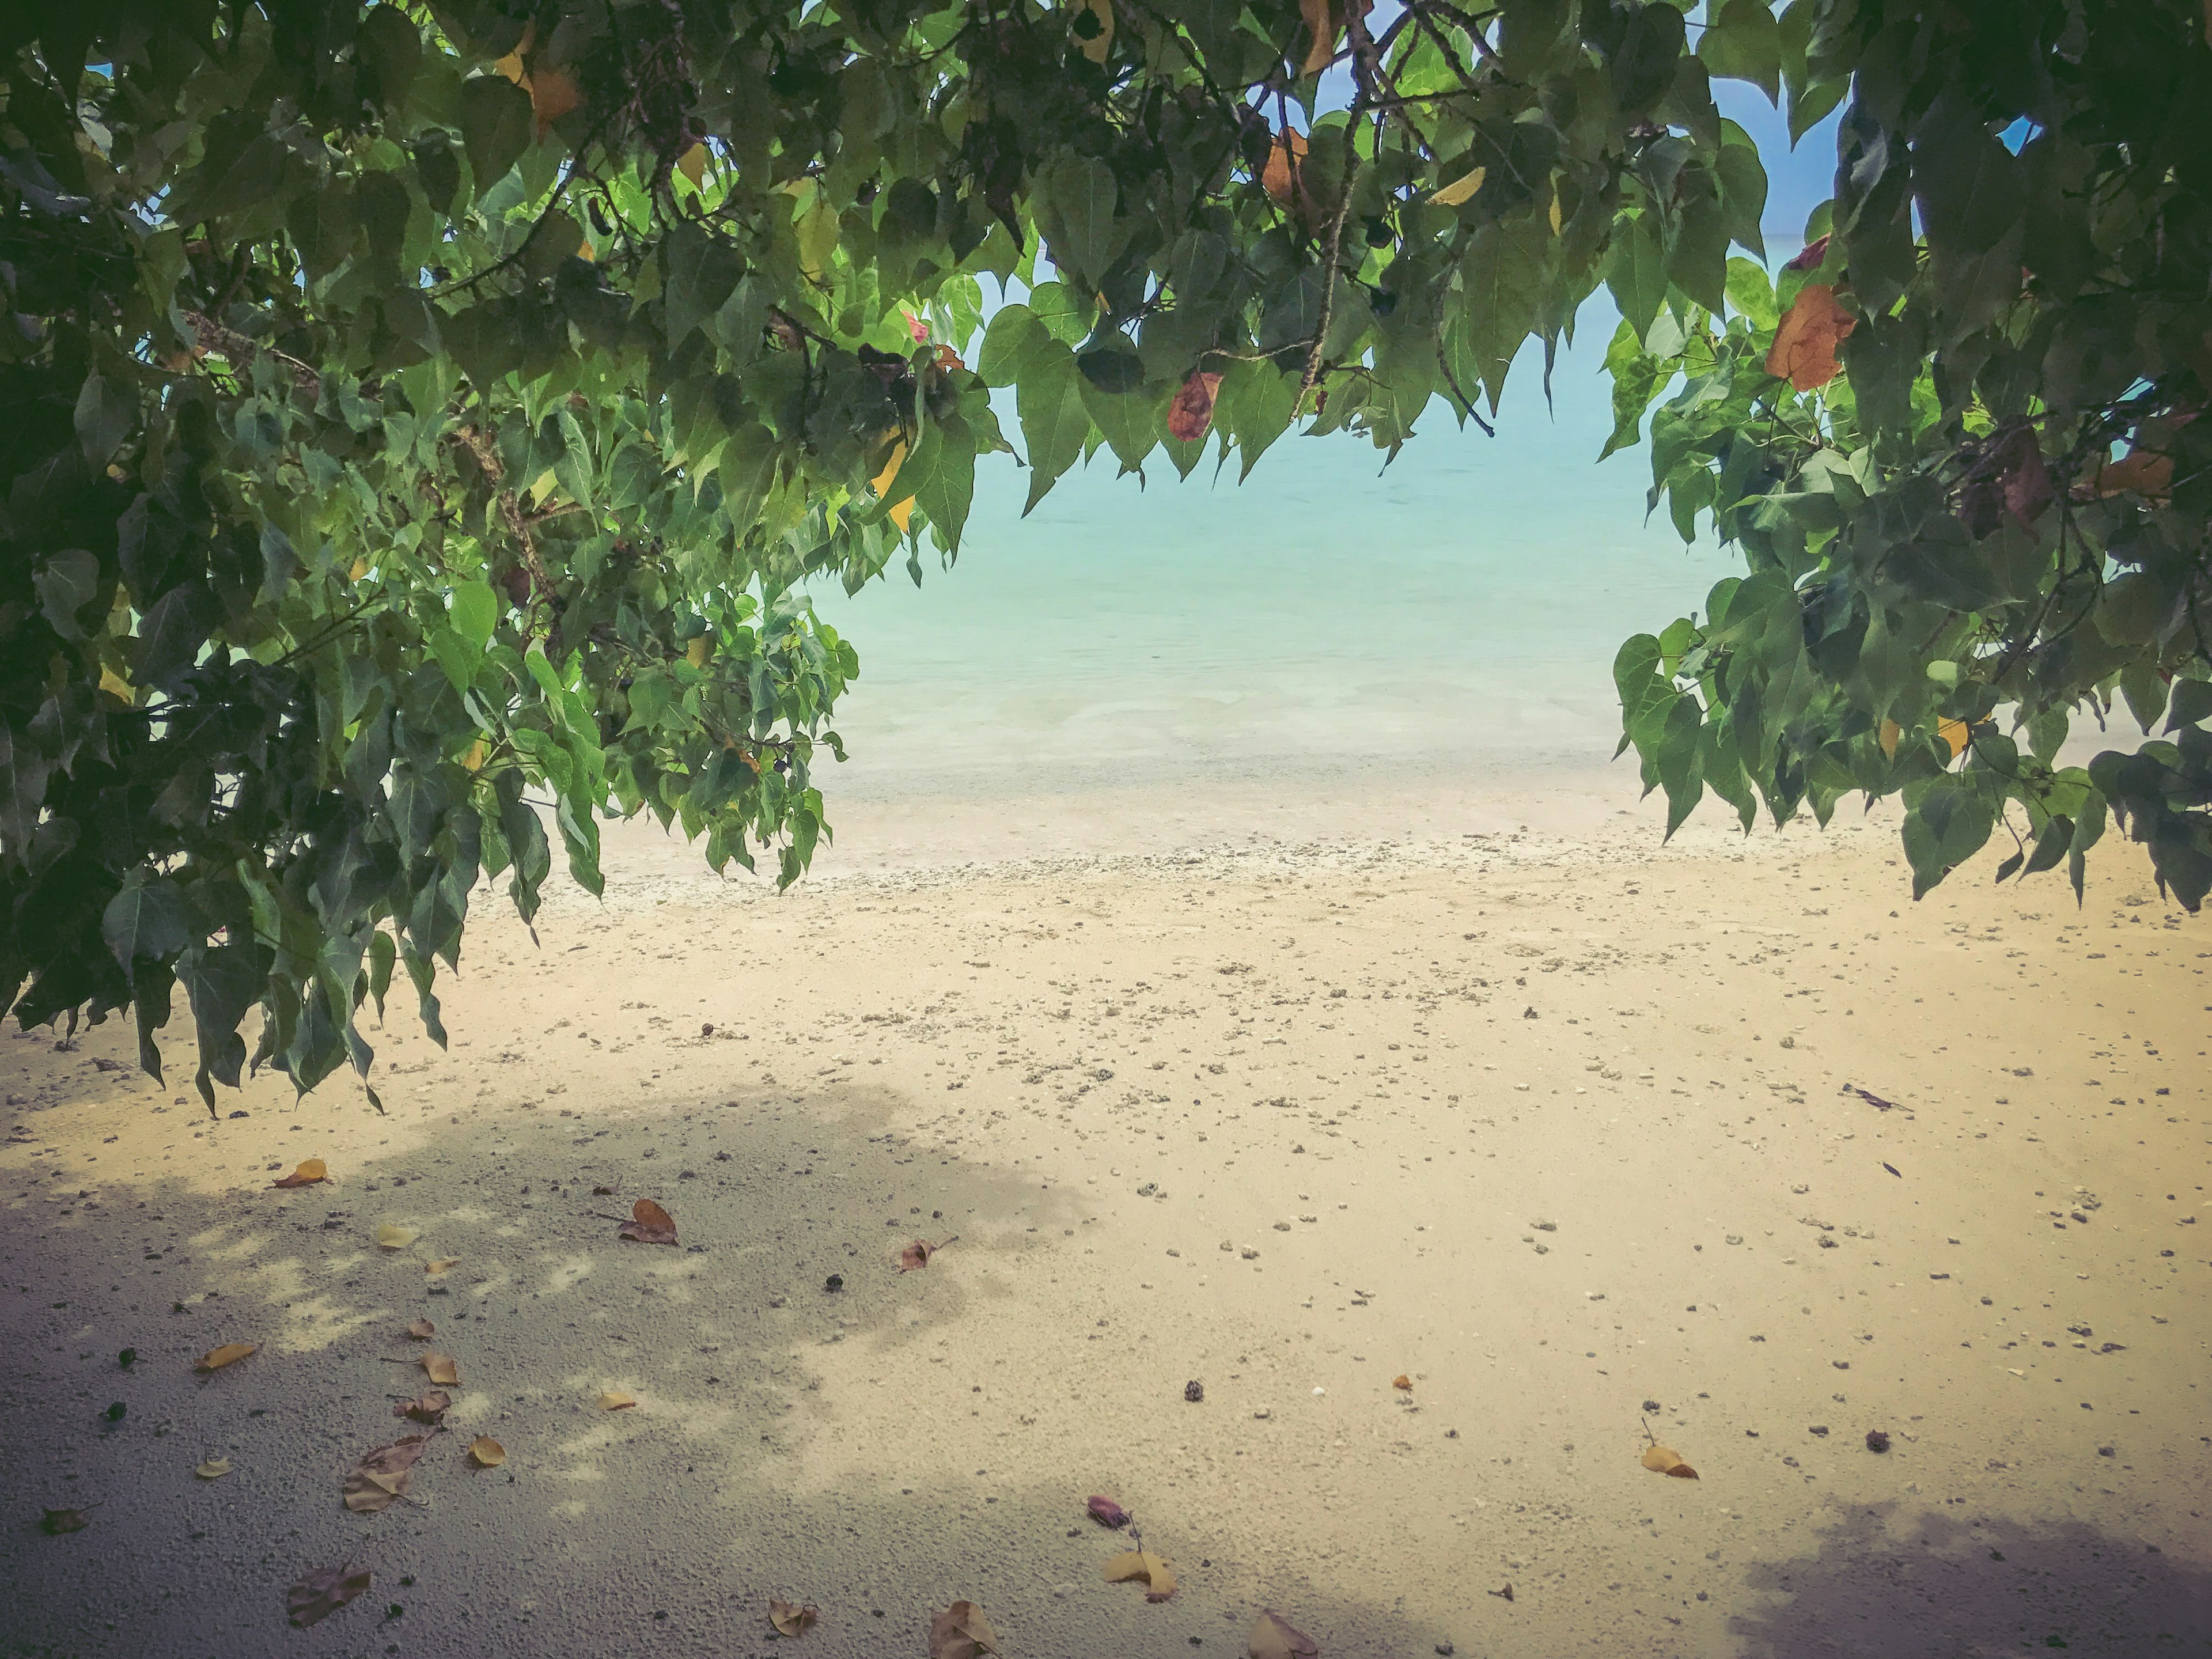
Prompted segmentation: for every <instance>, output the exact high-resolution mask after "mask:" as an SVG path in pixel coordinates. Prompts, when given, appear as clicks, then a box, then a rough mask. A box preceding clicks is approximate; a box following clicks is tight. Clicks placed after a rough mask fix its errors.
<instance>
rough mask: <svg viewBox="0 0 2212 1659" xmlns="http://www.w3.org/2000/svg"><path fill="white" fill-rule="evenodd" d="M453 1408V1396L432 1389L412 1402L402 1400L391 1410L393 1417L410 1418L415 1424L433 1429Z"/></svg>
mask: <svg viewBox="0 0 2212 1659" xmlns="http://www.w3.org/2000/svg"><path fill="white" fill-rule="evenodd" d="M451 1410H453V1395H449V1394H447V1392H446V1391H445V1390H444V1389H430V1390H428V1392H427V1393H425V1394H423V1395H421V1396H419V1397H418V1398H416V1399H414V1400H403V1401H400V1402H399V1403H398V1405H396V1406H394V1407H392V1415H393V1416H394V1417H411V1418H413V1419H415V1420H416V1422H417V1423H428V1424H429V1425H432V1426H433V1427H435V1426H436V1425H438V1423H439V1422H440V1421H441V1420H442V1419H444V1417H445V1415H446V1413H447V1412H449V1411H451Z"/></svg>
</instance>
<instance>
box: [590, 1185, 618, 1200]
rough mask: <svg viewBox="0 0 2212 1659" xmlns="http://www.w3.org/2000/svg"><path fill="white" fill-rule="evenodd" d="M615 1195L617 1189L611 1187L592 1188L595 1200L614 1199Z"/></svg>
mask: <svg viewBox="0 0 2212 1659" xmlns="http://www.w3.org/2000/svg"><path fill="white" fill-rule="evenodd" d="M614 1195H615V1189H614V1188H611V1187H594V1188H592V1197H593V1198H612V1197H613V1196H614Z"/></svg>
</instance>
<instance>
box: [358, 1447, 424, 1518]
mask: <svg viewBox="0 0 2212 1659" xmlns="http://www.w3.org/2000/svg"><path fill="white" fill-rule="evenodd" d="M429 1443H430V1437H428V1435H422V1434H410V1435H405V1436H403V1437H401V1438H399V1439H398V1440H395V1441H393V1442H392V1443H391V1444H390V1445H388V1446H379V1447H377V1448H376V1449H374V1450H373V1451H368V1452H365V1453H363V1454H362V1460H361V1462H358V1463H356V1464H355V1465H354V1466H353V1468H350V1469H349V1470H347V1471H346V1478H345V1506H346V1507H347V1508H348V1509H349V1510H356V1511H357V1512H359V1513H360V1514H362V1515H374V1514H375V1513H377V1511H379V1510H386V1509H389V1508H390V1507H391V1506H392V1504H393V1502H394V1501H395V1500H397V1499H398V1498H404V1497H405V1496H406V1495H407V1488H408V1487H409V1486H412V1485H413V1484H414V1481H415V1460H416V1458H418V1457H420V1456H422V1448H423V1447H425V1446H427V1445H428V1444H429Z"/></svg>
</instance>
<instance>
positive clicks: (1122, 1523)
mask: <svg viewBox="0 0 2212 1659" xmlns="http://www.w3.org/2000/svg"><path fill="white" fill-rule="evenodd" d="M1084 1507H1085V1509H1087V1510H1090V1511H1091V1519H1092V1520H1093V1521H1096V1522H1097V1523H1098V1524H1099V1525H1100V1526H1102V1527H1126V1526H1127V1525H1128V1524H1129V1511H1128V1510H1125V1509H1123V1508H1122V1507H1121V1505H1120V1504H1117V1503H1115V1501H1114V1500H1113V1499H1112V1498H1092V1499H1091V1501H1090V1502H1089V1503H1088V1504H1085V1505H1084Z"/></svg>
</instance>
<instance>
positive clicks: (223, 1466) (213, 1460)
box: [192, 1457, 230, 1480]
mask: <svg viewBox="0 0 2212 1659" xmlns="http://www.w3.org/2000/svg"><path fill="white" fill-rule="evenodd" d="M192 1473H193V1474H197V1476H199V1478H200V1479H201V1480H222V1478H223V1476H225V1475H226V1474H229V1473H230V1460H229V1459H228V1457H210V1458H209V1459H208V1461H207V1462H204V1463H203V1464H201V1465H200V1466H199V1468H196V1469H194V1470H193V1471H192Z"/></svg>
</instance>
